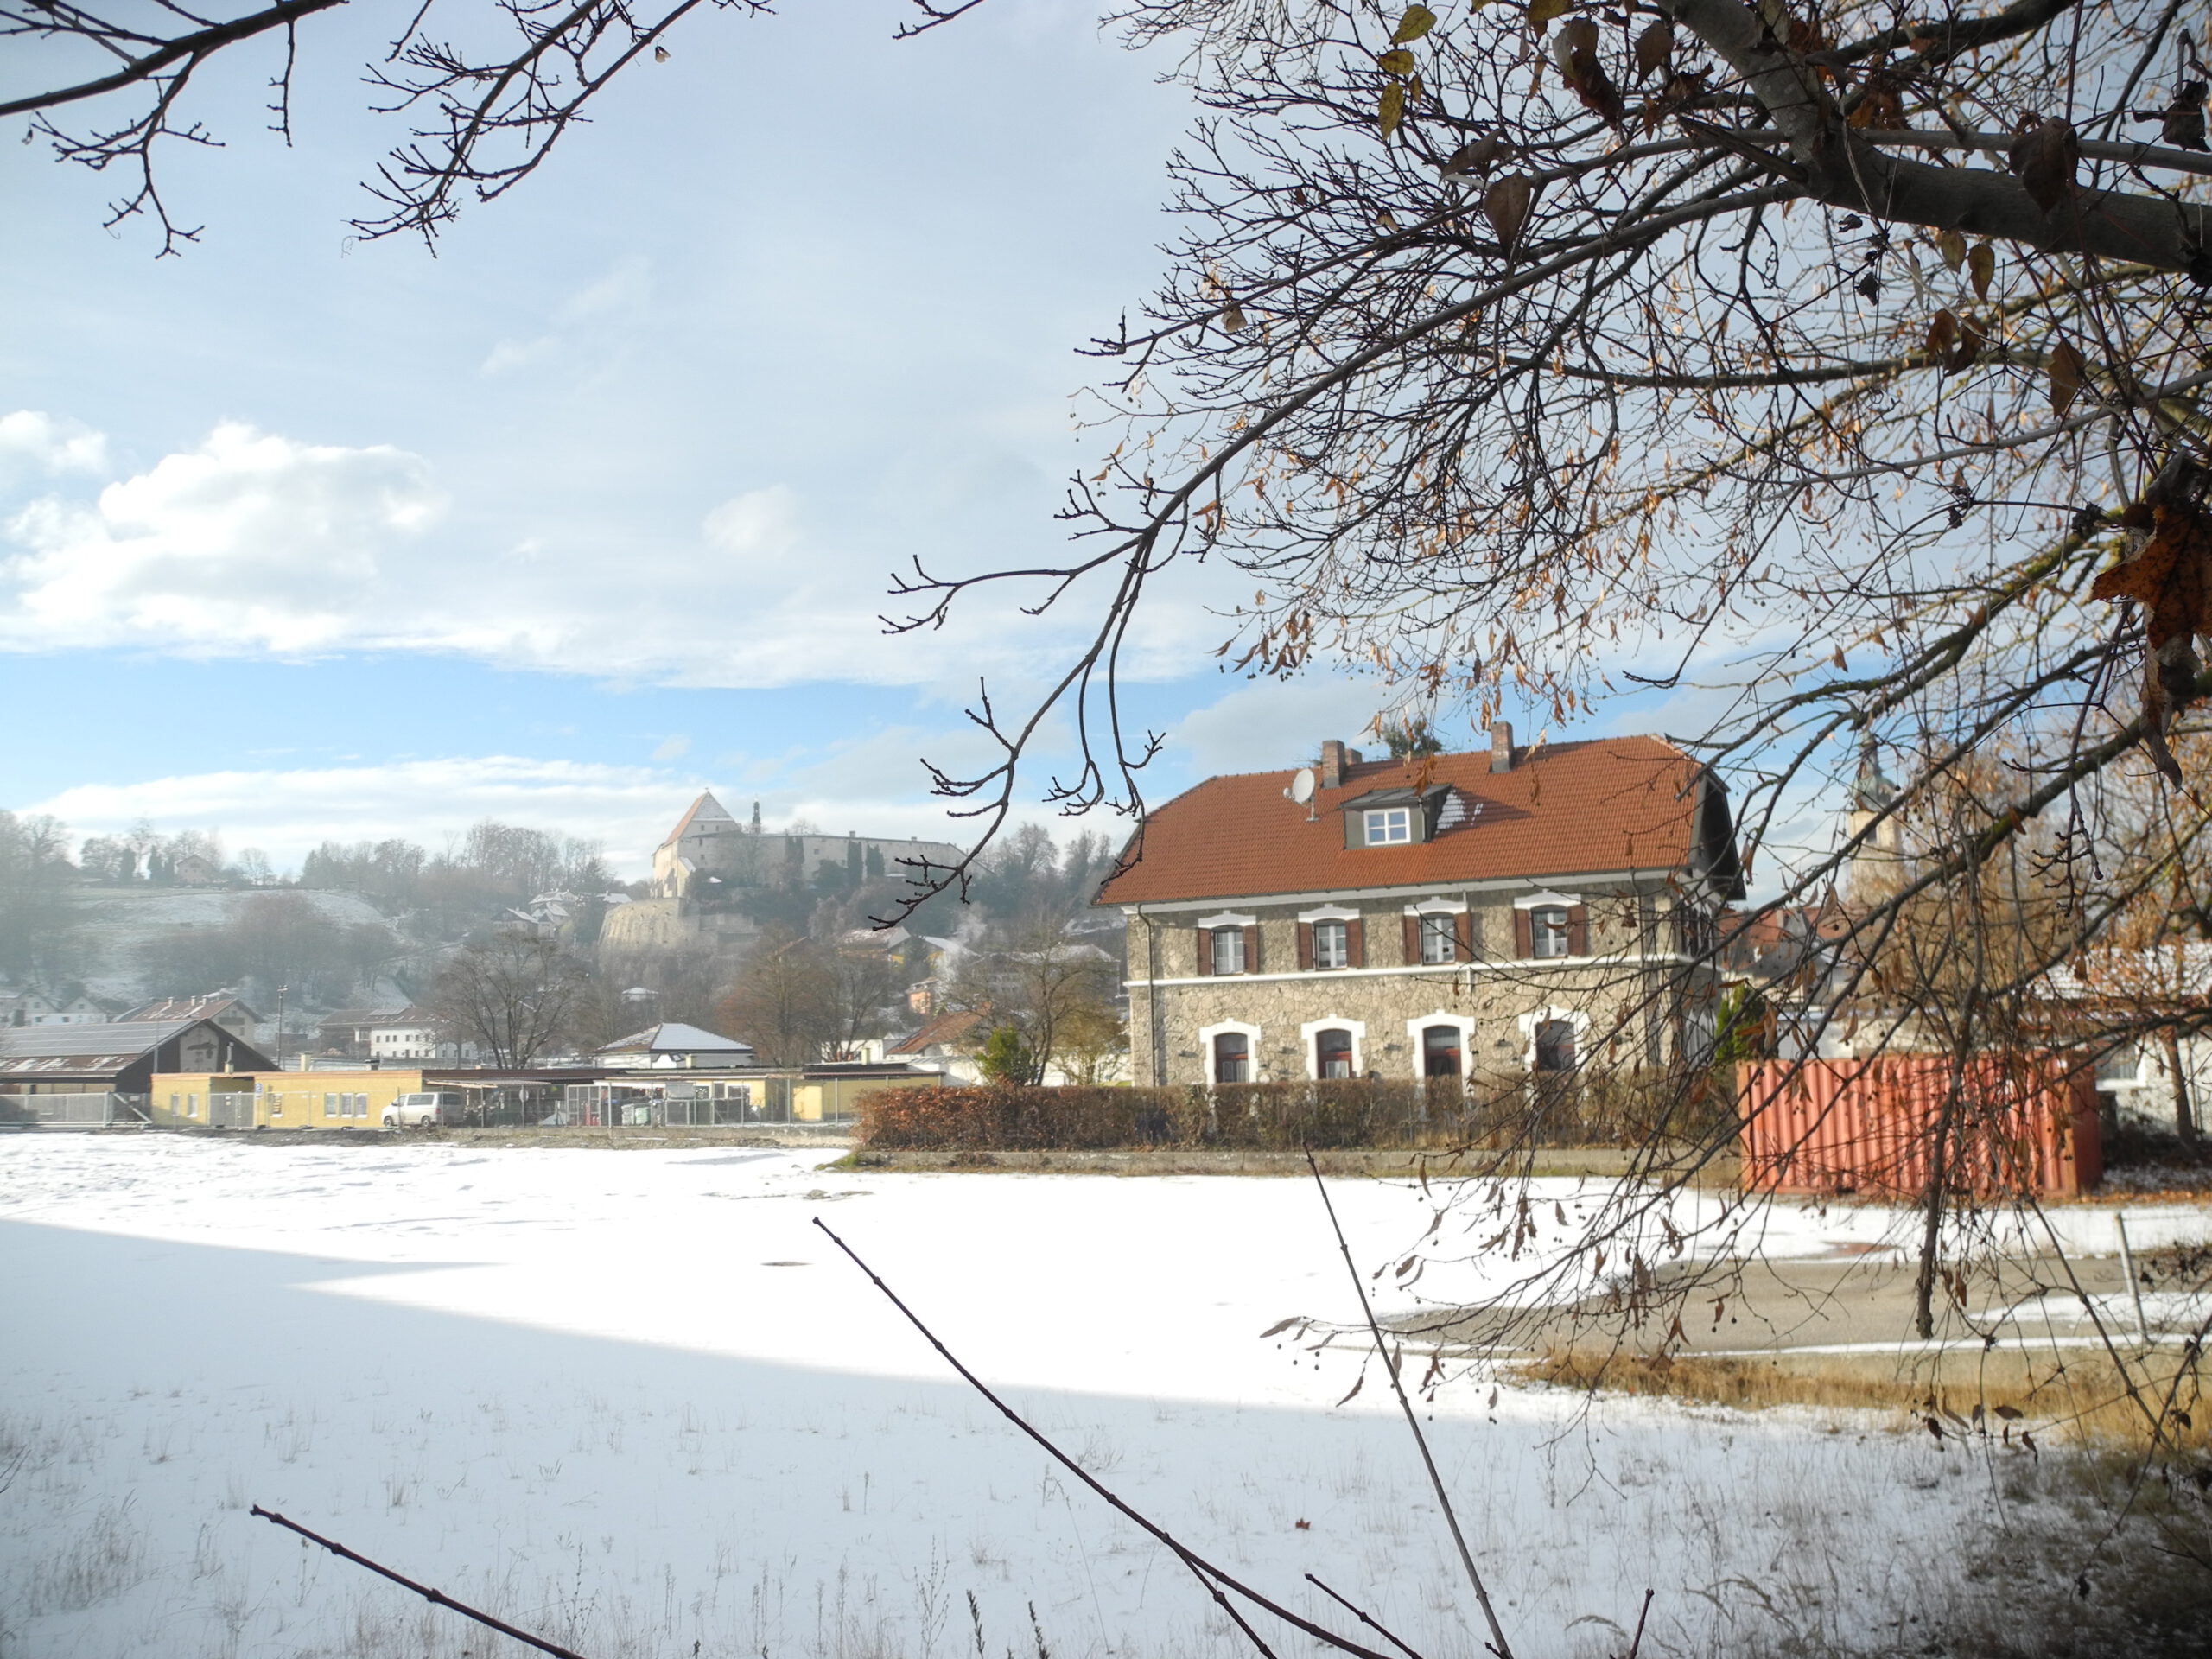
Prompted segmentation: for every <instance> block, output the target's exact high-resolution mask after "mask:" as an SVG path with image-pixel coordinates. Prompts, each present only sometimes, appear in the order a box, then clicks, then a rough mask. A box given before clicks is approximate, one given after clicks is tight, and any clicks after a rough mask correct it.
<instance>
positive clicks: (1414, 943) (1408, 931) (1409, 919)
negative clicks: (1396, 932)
mask: <svg viewBox="0 0 2212 1659" xmlns="http://www.w3.org/2000/svg"><path fill="white" fill-rule="evenodd" d="M1398 919H1399V920H1400V921H1402V922H1403V923H1404V924H1405V933H1404V940H1405V952H1406V965H1407V966H1408V968H1410V967H1413V966H1414V964H1416V963H1419V962H1420V961H1421V918H1420V917H1418V916H1402V917H1400V918H1398Z"/></svg>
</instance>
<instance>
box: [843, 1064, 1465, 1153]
mask: <svg viewBox="0 0 2212 1659" xmlns="http://www.w3.org/2000/svg"><path fill="white" fill-rule="evenodd" d="M1477 1128H1478V1114H1477V1113H1476V1112H1475V1111H1473V1110H1472V1109H1471V1108H1470V1107H1469V1105H1468V1103H1467V1102H1466V1100H1465V1097H1464V1096H1463V1095H1462V1093H1461V1091H1460V1090H1459V1085H1458V1084H1457V1082H1456V1081H1455V1080H1449V1079H1442V1078H1440V1079H1437V1080H1435V1081H1433V1082H1430V1083H1413V1082H1404V1083H1384V1082H1378V1081H1370V1080H1367V1079H1344V1080H1332V1081H1328V1082H1324V1083H1243V1084H1225V1085H1224V1086H1222V1087H1221V1088H1218V1089H1213V1090H1207V1089H1204V1088H1198V1087H1190V1088H1172V1089H1115V1088H1100V1087H1093V1086H1083V1085H1069V1086H1066V1087H1062V1088H1029V1089H1020V1088H1003V1087H996V1086H991V1085H984V1086H981V1087H975V1088H916V1089H886V1090H879V1091H878V1092H876V1093H874V1094H872V1095H870V1096H868V1099H867V1101H866V1102H865V1103H863V1104H862V1106H861V1125H860V1139H861V1142H862V1143H863V1144H865V1145H868V1146H870V1147H902V1148H909V1149H913V1150H918V1151H933V1152H986V1151H988V1152H1019V1151H1040V1150H1058V1151H1070V1152H1076V1151H1104V1150H1109V1149H1112V1148H1116V1147H1161V1146H1170V1147H1197V1146H1217V1147H1249V1148H1254V1149H1266V1150H1273V1151H1286V1152H1294V1151H1297V1150H1299V1149H1300V1148H1301V1147H1316V1148H1323V1147H1442V1146H1454V1145H1459V1144H1462V1143H1463V1142H1465V1141H1466V1140H1467V1139H1469V1138H1470V1137H1471V1135H1472V1134H1473V1133H1474V1131H1475V1130H1476V1129H1477Z"/></svg>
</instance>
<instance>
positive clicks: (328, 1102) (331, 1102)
mask: <svg viewBox="0 0 2212 1659" xmlns="http://www.w3.org/2000/svg"><path fill="white" fill-rule="evenodd" d="M322 1115H323V1116H325V1117H335V1116H338V1096H335V1095H325V1096H323V1097H322Z"/></svg>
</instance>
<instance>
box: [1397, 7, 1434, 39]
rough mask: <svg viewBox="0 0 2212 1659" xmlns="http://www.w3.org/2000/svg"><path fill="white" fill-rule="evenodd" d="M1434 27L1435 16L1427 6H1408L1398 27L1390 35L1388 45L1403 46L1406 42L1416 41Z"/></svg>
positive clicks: (1399, 20)
mask: <svg viewBox="0 0 2212 1659" xmlns="http://www.w3.org/2000/svg"><path fill="white" fill-rule="evenodd" d="M1435 27H1436V14H1435V13H1434V12H1433V11H1431V10H1429V9H1428V8H1427V6H1408V7H1407V8H1406V14H1405V16H1402V17H1401V18H1399V19H1398V27H1397V29H1395V31H1393V32H1392V34H1391V35H1390V44H1391V45H1393V46H1403V45H1404V44H1405V43H1406V42H1407V41H1417V40H1419V39H1421V36H1422V35H1426V34H1427V33H1428V31H1429V30H1430V29H1434V28H1435Z"/></svg>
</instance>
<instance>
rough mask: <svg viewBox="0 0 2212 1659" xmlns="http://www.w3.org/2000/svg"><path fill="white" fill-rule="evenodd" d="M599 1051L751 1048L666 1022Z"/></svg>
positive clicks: (733, 1050) (746, 1050)
mask: <svg viewBox="0 0 2212 1659" xmlns="http://www.w3.org/2000/svg"><path fill="white" fill-rule="evenodd" d="M598 1052H600V1053H601V1054H635V1053H641V1052H642V1053H649V1054H687V1053H701V1052H712V1053H718V1054H750V1053H751V1052H753V1045H752V1044H750V1043H741V1042H740V1041H738V1040H737V1039H736V1038H734V1037H722V1036H718V1035H717V1034H716V1033H714V1032H711V1031H703V1030H702V1029H701V1028H700V1027H697V1026H687V1025H685V1024H684V1023H683V1021H682V1020H663V1021H662V1022H661V1023H660V1024H659V1025H657V1026H647V1027H645V1029H644V1030H643V1031H638V1032H632V1033H630V1035H628V1036H627V1037H618V1038H617V1039H615V1040H614V1041H613V1042H611V1043H609V1044H607V1046H606V1047H604V1048H602V1049H601V1050H599V1051H598Z"/></svg>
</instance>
